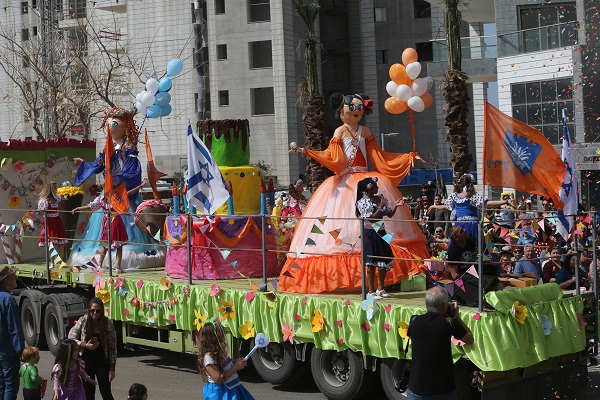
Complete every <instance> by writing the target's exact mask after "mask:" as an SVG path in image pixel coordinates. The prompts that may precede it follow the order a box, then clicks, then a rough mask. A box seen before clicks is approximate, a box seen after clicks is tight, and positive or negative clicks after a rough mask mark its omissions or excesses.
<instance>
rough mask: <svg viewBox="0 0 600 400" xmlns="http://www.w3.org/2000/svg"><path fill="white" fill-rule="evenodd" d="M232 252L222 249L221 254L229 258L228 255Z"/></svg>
mask: <svg viewBox="0 0 600 400" xmlns="http://www.w3.org/2000/svg"><path fill="white" fill-rule="evenodd" d="M230 254H231V250H221V255H222V256H223V258H224V259H227V257H229V255H230Z"/></svg>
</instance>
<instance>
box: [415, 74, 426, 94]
mask: <svg viewBox="0 0 600 400" xmlns="http://www.w3.org/2000/svg"><path fill="white" fill-rule="evenodd" d="M412 91H413V94H414V95H415V96H422V95H424V94H425V92H427V81H426V80H425V79H423V78H417V79H415V81H414V82H413V84H412Z"/></svg>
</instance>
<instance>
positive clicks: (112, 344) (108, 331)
mask: <svg viewBox="0 0 600 400" xmlns="http://www.w3.org/2000/svg"><path fill="white" fill-rule="evenodd" d="M69 339H73V340H75V341H76V342H77V344H78V345H79V347H80V348H81V355H82V358H83V360H84V361H85V372H86V373H87V374H88V375H89V376H90V377H91V378H92V379H96V380H97V382H98V388H99V389H100V394H101V395H102V399H103V400H113V399H114V398H113V395H112V391H111V382H112V380H113V379H114V378H115V365H116V364H117V333H116V331H115V327H114V325H113V322H112V320H110V319H109V318H108V317H106V315H105V314H104V303H103V302H102V300H101V299H100V298H98V297H94V298H92V299H91V300H90V302H89V303H88V312H87V314H86V315H84V316H82V317H81V318H79V320H78V321H77V323H76V324H75V325H74V326H73V328H71V330H70V331H69ZM84 386H85V395H86V398H87V399H88V400H94V399H95V398H96V387H95V386H94V385H92V384H89V383H87V382H86V383H84Z"/></svg>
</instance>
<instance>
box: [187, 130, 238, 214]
mask: <svg viewBox="0 0 600 400" xmlns="http://www.w3.org/2000/svg"><path fill="white" fill-rule="evenodd" d="M187 136H188V179H187V184H188V191H187V199H188V202H189V204H191V205H193V206H194V207H196V209H197V210H198V211H200V212H201V213H202V214H207V215H210V214H212V213H214V212H215V211H216V210H217V208H219V207H221V205H222V204H223V203H225V202H226V201H227V199H228V198H229V192H228V191H227V188H226V186H225V180H224V179H223V175H221V171H219V167H218V166H217V163H216V162H215V160H214V158H212V156H211V154H210V151H208V149H207V148H206V146H205V145H204V143H202V141H201V140H200V138H199V137H198V135H195V134H194V131H193V130H192V125H191V124H190V125H188V134H187Z"/></svg>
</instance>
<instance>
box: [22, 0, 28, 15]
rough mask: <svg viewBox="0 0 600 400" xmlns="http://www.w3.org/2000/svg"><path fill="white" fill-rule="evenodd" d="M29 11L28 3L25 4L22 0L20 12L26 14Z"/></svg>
mask: <svg viewBox="0 0 600 400" xmlns="http://www.w3.org/2000/svg"><path fill="white" fill-rule="evenodd" d="M28 13H29V4H27V2H26V1H22V2H21V14H28Z"/></svg>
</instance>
